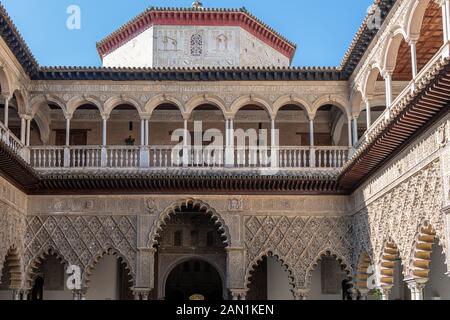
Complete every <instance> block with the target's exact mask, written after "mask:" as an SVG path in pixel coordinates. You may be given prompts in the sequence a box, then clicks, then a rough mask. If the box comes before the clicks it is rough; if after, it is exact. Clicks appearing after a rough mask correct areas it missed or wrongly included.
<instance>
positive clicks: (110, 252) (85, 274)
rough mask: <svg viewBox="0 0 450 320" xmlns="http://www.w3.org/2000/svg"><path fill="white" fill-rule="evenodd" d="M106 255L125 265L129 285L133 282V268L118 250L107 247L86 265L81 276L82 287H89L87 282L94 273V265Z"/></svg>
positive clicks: (134, 276)
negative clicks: (129, 278)
mask: <svg viewBox="0 0 450 320" xmlns="http://www.w3.org/2000/svg"><path fill="white" fill-rule="evenodd" d="M107 255H113V256H114V257H115V258H116V259H118V260H119V259H120V260H121V263H122V264H123V265H125V269H126V270H127V271H128V276H129V277H131V280H130V283H133V284H134V282H135V278H136V275H135V273H134V271H133V270H134V268H133V267H132V265H131V264H130V262H129V261H128V260H127V259H126V258H125V257H124V255H122V254H121V253H120V251H119V250H117V249H115V248H113V247H112V246H109V247H108V248H106V249H102V250H101V251H99V252H98V253H97V254H96V255H94V256H93V258H91V260H90V261H89V263H88V264H87V265H86V268H85V269H84V272H83V276H82V287H83V288H84V289H87V288H88V287H89V282H90V281H91V279H90V278H91V275H92V274H93V272H94V269H95V267H96V265H97V264H98V263H99V262H100V261H101V260H102V259H103V258H104V257H105V256H107Z"/></svg>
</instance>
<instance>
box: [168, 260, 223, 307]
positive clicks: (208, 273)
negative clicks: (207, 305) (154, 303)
mask: <svg viewBox="0 0 450 320" xmlns="http://www.w3.org/2000/svg"><path fill="white" fill-rule="evenodd" d="M166 300H169V301H188V300H205V301H220V300H223V286H222V280H221V278H220V275H219V273H218V272H217V270H216V269H215V268H214V267H213V266H212V265H210V264H209V263H207V262H205V261H201V260H189V261H186V262H184V263H181V264H179V265H178V266H177V267H176V268H175V269H173V270H172V272H171V273H170V274H169V276H168V277H167V281H166Z"/></svg>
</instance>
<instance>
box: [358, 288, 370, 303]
mask: <svg viewBox="0 0 450 320" xmlns="http://www.w3.org/2000/svg"><path fill="white" fill-rule="evenodd" d="M359 294H360V297H361V300H367V296H368V295H369V289H362V288H361V289H359Z"/></svg>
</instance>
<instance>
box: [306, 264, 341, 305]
mask: <svg viewBox="0 0 450 320" xmlns="http://www.w3.org/2000/svg"><path fill="white" fill-rule="evenodd" d="M321 272H322V267H321V264H320V263H319V265H318V266H317V267H316V269H315V270H314V271H313V273H312V277H311V292H310V294H309V296H308V300H342V293H339V294H322V274H321ZM336 272H340V270H339V269H336Z"/></svg>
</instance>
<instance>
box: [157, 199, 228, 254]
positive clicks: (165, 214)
mask: <svg viewBox="0 0 450 320" xmlns="http://www.w3.org/2000/svg"><path fill="white" fill-rule="evenodd" d="M188 206H192V207H193V208H198V209H199V211H201V212H203V213H204V214H205V215H211V216H212V219H213V220H215V224H216V225H217V226H218V230H219V233H220V235H221V236H222V237H223V238H224V244H226V245H227V246H229V245H231V243H232V239H231V236H230V232H229V230H228V226H227V225H226V224H225V221H224V220H223V218H222V216H221V215H220V214H219V213H218V212H217V211H216V210H215V209H213V208H212V207H211V206H210V205H209V204H207V203H205V202H203V201H202V200H198V199H193V198H190V199H186V200H181V201H177V202H174V203H172V204H171V205H170V206H168V207H167V208H166V209H164V211H162V212H161V213H160V215H159V217H158V219H156V221H155V222H154V224H153V226H152V228H151V230H150V234H149V238H148V239H149V240H148V246H149V247H154V246H156V245H157V244H158V240H157V239H158V237H159V236H160V235H161V231H162V229H163V226H164V225H165V224H166V223H167V221H169V220H170V219H171V216H172V215H175V214H176V211H178V210H181V209H182V207H188Z"/></svg>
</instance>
